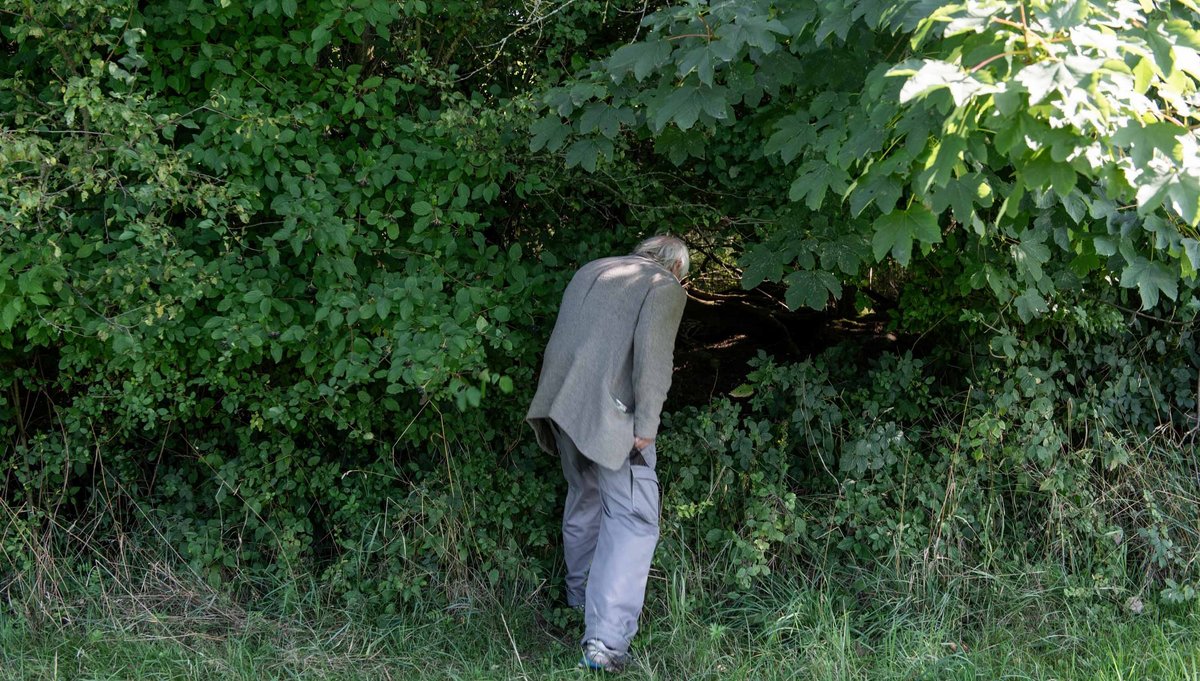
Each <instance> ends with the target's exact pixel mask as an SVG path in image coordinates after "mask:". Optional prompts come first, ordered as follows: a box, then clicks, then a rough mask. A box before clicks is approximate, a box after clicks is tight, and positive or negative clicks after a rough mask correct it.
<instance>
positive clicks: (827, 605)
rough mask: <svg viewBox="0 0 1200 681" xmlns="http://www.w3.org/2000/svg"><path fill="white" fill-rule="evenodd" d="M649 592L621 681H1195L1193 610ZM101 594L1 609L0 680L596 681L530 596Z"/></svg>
mask: <svg viewBox="0 0 1200 681" xmlns="http://www.w3.org/2000/svg"><path fill="white" fill-rule="evenodd" d="M655 577H656V579H655V583H654V585H653V588H652V590H651V593H650V598H649V604H648V610H647V613H646V615H645V617H644V618H643V628H642V632H641V633H640V634H639V637H638V639H637V640H636V641H635V663H634V666H633V667H632V669H630V671H629V673H627V674H626V675H625V678H630V679H664V680H671V681H675V680H677V679H689V680H692V679H764V680H772V679H864V680H866V679H870V680H872V681H876V680H890V679H895V680H897V681H899V680H902V679H903V680H906V681H915V680H921V679H928V680H931V681H932V680H939V681H940V680H942V679H947V680H952V679H1044V680H1047V681H1049V680H1051V679H1055V680H1062V681H1065V680H1068V679H1079V680H1085V679H1086V680H1087V681H1118V680H1120V681H1127V680H1130V679H1154V680H1169V679H1188V680H1196V681H1200V612H1196V611H1195V610H1194V609H1193V610H1184V609H1180V610H1169V611H1168V610H1162V609H1156V608H1154V607H1153V606H1147V608H1146V609H1145V611H1144V612H1142V613H1141V614H1133V613H1132V612H1130V611H1128V610H1127V609H1123V608H1118V607H1115V606H1113V607H1096V606H1092V607H1082V606H1080V607H1072V606H1070V604H1069V603H1067V602H1065V601H1063V600H1062V599H1057V600H1056V599H1055V598H1053V597H1052V594H1038V593H1031V592H1025V593H1024V594H1020V593H1017V592H1014V593H1009V594H1007V595H1005V596H1000V597H998V598H997V599H993V600H990V601H989V604H988V605H985V606H967V605H962V604H961V599H957V598H950V597H947V598H944V599H942V600H941V602H940V604H938V603H939V601H938V599H937V598H936V597H935V598H932V599H931V598H929V597H924V598H921V599H915V598H907V597H905V596H903V595H902V594H900V593H896V592H887V593H885V592H883V591H881V590H879V589H874V588H873V589H870V590H867V591H869V592H870V593H854V592H843V591H840V590H839V591H835V590H833V589H831V588H828V587H821V586H816V585H813V584H803V583H787V582H778V583H776V584H774V585H773V586H771V587H770V588H767V589H764V590H763V591H762V592H760V593H758V594H757V595H754V596H751V597H745V598H742V599H737V600H729V599H723V600H721V601H720V602H714V601H712V600H707V599H699V598H694V597H693V596H690V595H689V592H691V593H694V591H691V590H689V580H688V579H687V578H686V577H682V576H679V575H675V576H671V575H663V574H657V575H656V576H655ZM95 593H100V594H103V596H102V597H101V598H99V599H94V602H91V603H89V604H87V605H82V604H81V605H77V606H68V605H66V604H64V605H62V607H60V608H59V609H58V610H56V611H52V612H50V611H47V612H43V615H42V616H41V617H40V618H39V619H40V620H41V621H40V623H39V624H37V626H36V627H33V626H31V623H32V620H31V619H29V618H28V616H15V615H14V614H13V613H14V612H20V610H19V609H17V608H14V609H8V608H6V609H5V610H0V679H6V680H7V679H96V680H99V679H417V680H420V679H577V678H586V677H588V676H589V674H588V673H585V672H582V671H579V670H577V669H576V668H575V662H576V661H577V659H578V648H577V647H576V646H575V643H574V640H573V639H574V637H575V636H577V635H578V621H577V619H575V618H576V616H575V615H574V614H573V613H570V612H569V611H566V610H562V609H554V608H552V607H550V606H547V605H546V604H545V603H542V602H540V601H539V600H538V599H536V598H534V599H518V598H512V597H509V598H503V597H501V598H497V597H495V596H494V595H488V594H487V593H486V592H483V591H479V592H477V593H479V594H480V595H477V596H476V597H474V598H467V599H462V600H460V601H458V602H456V603H455V604H454V605H453V606H452V607H450V608H445V609H432V608H429V609H420V608H416V609H413V610H411V611H410V612H408V613H406V614H405V615H403V616H392V617H386V618H373V619H371V618H366V617H363V616H356V615H352V614H351V613H348V612H346V611H345V610H339V609H336V608H332V607H330V606H327V605H324V606H323V605H318V604H317V603H316V602H315V601H312V600H309V601H306V600H304V599H301V600H300V601H299V602H297V601H296V600H295V599H294V598H293V597H290V596H286V597H285V596H284V595H280V594H276V595H273V596H271V597H269V598H267V599H264V600H263V601H261V602H259V603H256V604H235V603H233V602H232V601H230V600H229V599H227V598H224V597H222V596H221V595H220V594H218V593H216V592H212V591H208V590H207V589H206V588H205V587H202V586H197V585H187V584H185V583H183V582H180V581H178V580H174V579H159V580H147V581H144V582H143V583H141V584H140V585H138V588H137V589H134V588H132V587H130V586H128V585H125V586H121V587H119V588H106V587H100V588H98V589H97V590H96V591H95ZM313 593H319V590H316V591H314V592H313ZM947 596H949V595H947ZM951 601H954V602H957V603H959V604H958V605H950V604H949V603H950V602H951ZM931 603H933V604H934V605H931ZM9 605H10V606H12V605H14V604H12V603H10V604H9Z"/></svg>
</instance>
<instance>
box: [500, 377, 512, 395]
mask: <svg viewBox="0 0 1200 681" xmlns="http://www.w3.org/2000/svg"><path fill="white" fill-rule="evenodd" d="M498 383H499V385H500V392H502V393H504V394H505V395H507V394H509V393H511V392H512V391H513V380H512V379H511V378H509V377H508V376H501V377H500V380H499V381H498Z"/></svg>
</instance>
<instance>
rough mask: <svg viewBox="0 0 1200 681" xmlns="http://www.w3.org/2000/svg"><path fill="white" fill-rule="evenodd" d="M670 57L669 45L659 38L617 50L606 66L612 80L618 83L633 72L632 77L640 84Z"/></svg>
mask: <svg viewBox="0 0 1200 681" xmlns="http://www.w3.org/2000/svg"><path fill="white" fill-rule="evenodd" d="M670 56H671V43H669V42H667V41H666V40H665V39H661V38H660V39H657V40H648V41H646V42H640V43H632V44H630V45H625V46H623V47H620V48H618V49H617V51H616V52H613V54H612V56H611V57H609V58H608V64H607V66H608V71H609V73H610V74H611V76H612V79H613V80H614V81H616V82H618V83H620V82H621V81H622V80H623V79H624V77H625V74H627V73H629V72H630V71H632V72H633V77H634V78H636V79H637V80H638V81H639V82H641V81H642V80H643V79H644V78H645V77H646V76H648V75H650V73H651V72H653V71H654V70H655V69H657V68H658V67H659V66H662V65H663V64H664V63H666V61H667V59H669V58H670Z"/></svg>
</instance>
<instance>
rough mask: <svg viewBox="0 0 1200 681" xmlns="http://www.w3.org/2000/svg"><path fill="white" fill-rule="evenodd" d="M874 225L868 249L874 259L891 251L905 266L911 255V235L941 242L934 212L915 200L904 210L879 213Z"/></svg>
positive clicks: (923, 241)
mask: <svg viewBox="0 0 1200 681" xmlns="http://www.w3.org/2000/svg"><path fill="white" fill-rule="evenodd" d="M874 229H875V236H874V237H872V238H871V249H872V251H873V252H874V254H875V260H877V261H881V260H883V258H884V257H885V256H886V255H887V254H888V253H889V252H891V254H892V257H893V258H895V260H896V262H897V263H899V264H900V266H901V267H908V263H909V261H910V260H911V259H912V246H913V240H914V239H916V240H918V241H920V242H921V243H922V244H926V245H928V244H936V243H940V242H941V240H942V233H941V230H940V229H938V223H937V216H936V215H934V214H933V212H932V211H930V210H929V209H928V208H926V207H925V206H923V205H921V204H914V205H913V206H911V207H909V208H908V209H907V210H897V211H892V212H891V213H888V214H887V215H881V216H880V217H879V218H878V219H876V220H875V224H874Z"/></svg>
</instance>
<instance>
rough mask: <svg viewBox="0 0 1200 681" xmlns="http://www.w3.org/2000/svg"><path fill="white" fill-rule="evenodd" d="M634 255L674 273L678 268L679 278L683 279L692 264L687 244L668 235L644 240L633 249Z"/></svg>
mask: <svg viewBox="0 0 1200 681" xmlns="http://www.w3.org/2000/svg"><path fill="white" fill-rule="evenodd" d="M633 254H634V255H641V256H645V257H647V258H650V259H651V260H654V261H657V262H658V264H660V265H662V266H663V267H665V268H667V269H668V270H671V271H672V272H674V271H675V267H676V266H677V265H678V267H679V278H680V279H683V278H684V277H685V276H687V273H688V267H690V266H691V264H692V258H691V256H690V255H688V247H687V244H685V243H683V239H680V238H679V237H677V236H671V235H670V234H660V235H658V236H652V237H650V238H649V239H646V240H645V241H643V242H642V243H640V244H638V245H637V248H634V249H633Z"/></svg>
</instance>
